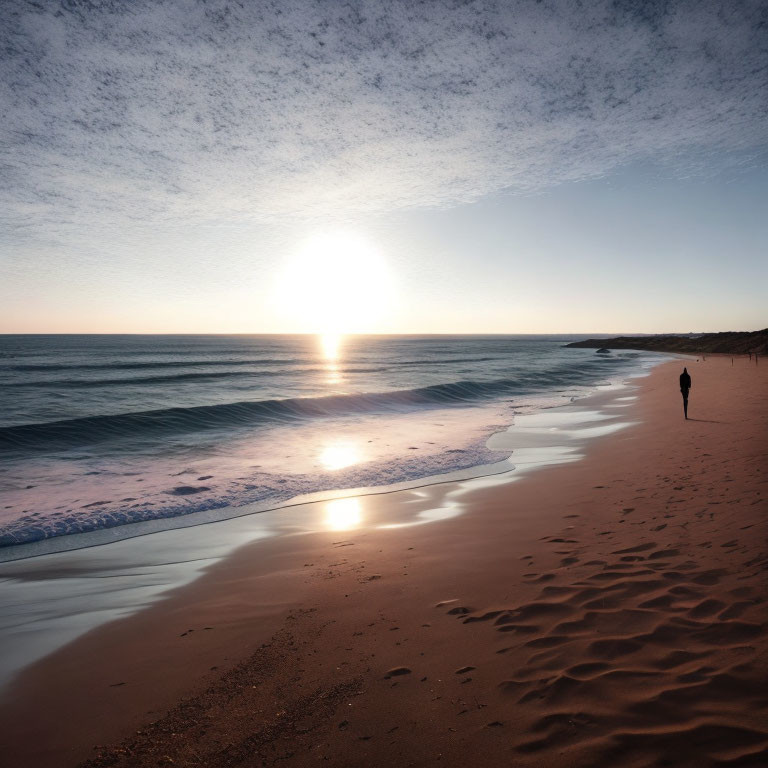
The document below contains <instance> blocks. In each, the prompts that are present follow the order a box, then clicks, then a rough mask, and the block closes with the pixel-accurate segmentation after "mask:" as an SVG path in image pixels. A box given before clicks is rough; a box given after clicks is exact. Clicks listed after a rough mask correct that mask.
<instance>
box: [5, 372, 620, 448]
mask: <svg viewBox="0 0 768 768" xmlns="http://www.w3.org/2000/svg"><path fill="white" fill-rule="evenodd" d="M604 370H605V366H604V365H602V364H600V362H599V361H595V362H594V363H592V364H587V365H584V366H582V367H570V368H568V369H566V370H563V369H559V370H558V371H557V372H554V371H541V372H529V373H522V374H520V375H518V376H517V377H516V378H514V379H512V378H504V379H495V380H490V381H473V380H465V381H456V382H451V383H447V384H435V385H431V386H426V387H418V388H415V389H405V390H394V391H389V392H374V393H361V394H349V395H330V396H324V397H304V398H287V399H283V400H256V401H243V402H234V403H222V404H217V405H202V406H194V407H188V408H184V407H176V408H165V409H159V410H153V411H142V412H129V413H118V414H107V415H103V416H86V417H81V418H76V419H66V420H61V421H51V422H43V423H34V424H22V425H18V426H10V427H2V428H0V452H4V453H7V452H12V453H13V452H20V453H28V452H32V453H38V452H41V451H52V450H62V449H66V448H73V447H84V446H89V445H93V444H95V443H101V442H105V441H113V440H126V439H129V440H130V439H146V438H149V437H154V438H157V437H163V436H166V435H172V434H179V433H189V432H198V431H201V430H212V429H232V428H238V427H253V426H258V425H261V424H281V423H283V424H287V423H294V422H298V421H304V420H310V419H322V418H329V417H334V416H346V415H353V414H364V413H376V412H380V413H386V412H396V411H407V410H411V409H415V408H424V407H446V406H454V405H464V406H466V405H472V404H473V403H477V402H478V401H482V400H487V399H491V398H498V397H503V396H505V395H514V394H528V393H532V392H537V391H541V390H557V389H559V388H563V387H568V386H574V385H581V386H584V385H588V384H590V383H592V382H594V381H595V380H596V379H595V374H599V373H603V372H604Z"/></svg>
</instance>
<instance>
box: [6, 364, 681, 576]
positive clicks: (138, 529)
mask: <svg viewBox="0 0 768 768" xmlns="http://www.w3.org/2000/svg"><path fill="white" fill-rule="evenodd" d="M670 357H671V356H668V355H660V356H654V357H652V358H651V359H650V360H642V361H638V362H637V363H636V364H635V366H634V368H633V369H631V370H630V371H627V372H623V373H620V374H619V373H618V372H614V374H615V378H612V379H609V382H610V385H609V388H610V386H611V385H614V384H616V383H617V382H622V381H626V380H628V379H632V378H633V377H637V376H642V375H645V373H646V372H647V370H648V369H649V368H652V367H653V366H654V365H658V364H659V363H661V362H664V360H665V359H670ZM602 389H605V384H598V383H595V384H592V385H591V386H590V388H589V390H588V391H586V392H584V393H582V394H580V395H578V396H577V397H576V398H575V399H574V398H569V401H568V402H565V403H558V404H557V405H552V404H549V401H555V400H557V399H558V398H559V397H560V395H559V393H558V392H557V391H556V390H552V391H546V392H535V393H532V394H529V395H521V396H520V397H521V398H522V402H521V403H517V404H516V405H517V407H518V409H519V408H520V407H522V408H523V409H525V410H524V411H523V413H529V412H537V411H541V410H547V409H551V408H562V407H564V406H570V405H574V404H577V405H578V404H579V403H581V402H583V401H589V400H590V399H591V398H592V397H594V395H595V394H596V393H599V392H600V390H602ZM531 398H532V399H534V400H536V399H538V400H539V403H538V405H534V406H533V411H530V408H531V407H532V406H531V405H530V404H529V403H527V402H526V400H527V399H531ZM545 403H547V404H545ZM506 407H507V406H506V405H504V404H503V402H502V401H501V400H499V401H498V402H496V403H495V404H494V402H492V401H489V402H488V403H486V404H485V405H484V408H485V409H488V410H490V411H491V412H493V410H496V411H498V413H495V414H493V418H490V417H488V418H484V419H482V421H485V422H486V424H485V428H484V429H483V430H482V432H478V435H477V439H476V440H475V441H474V442H472V443H469V444H467V445H464V444H463V443H461V444H460V445H461V448H462V450H460V451H456V453H457V454H461V455H462V458H461V459H456V460H455V461H454V460H452V461H448V462H447V465H446V466H444V467H440V463H443V464H446V462H445V457H446V456H447V454H450V453H454V451H451V450H448V451H447V452H444V453H442V454H440V453H438V454H436V455H435V456H428V457H427V459H426V461H427V462H428V463H429V462H431V464H432V465H430V466H423V467H421V468H420V469H419V470H418V471H416V472H415V474H413V475H412V476H410V477H409V476H408V475H409V472H405V470H404V469H403V468H401V470H400V474H402V473H403V472H405V475H404V477H405V479H399V480H396V481H395V482H392V478H385V479H383V481H382V483H380V484H376V483H373V484H368V483H365V484H363V483H354V484H350V483H349V478H344V476H343V474H344V472H345V471H346V469H342V474H341V476H339V477H335V478H333V483H332V484H329V485H324V484H323V483H321V484H320V485H319V486H317V487H319V488H320V490H315V491H310V492H306V491H299V492H297V493H293V494H291V495H290V496H285V497H283V498H281V497H279V496H278V497H277V498H267V499H262V500H251V501H246V502H243V501H242V500H241V501H239V502H236V503H233V502H232V500H229V501H226V502H225V501H224V500H220V501H215V503H212V504H211V505H208V502H207V501H206V504H205V505H204V506H203V507H202V508H200V509H196V510H193V511H187V512H184V513H174V514H160V515H159V516H157V517H149V518H147V519H144V520H135V521H132V522H124V523H122V524H119V525H106V526H97V527H93V528H89V529H87V530H83V531H75V532H70V533H65V534H63V535H57V536H48V537H44V538H38V539H34V540H32V541H24V540H22V541H21V542H19V543H16V544H10V545H6V546H3V547H0V564H2V563H3V562H13V561H16V560H19V559H24V558H28V557H36V556H38V555H47V554H55V553H58V552H65V551H71V550H77V549H81V548H87V547H90V546H99V545H101V544H110V543H113V542H117V541H122V540H124V539H127V538H132V537H136V536H143V535H147V534H153V533H157V532H161V531H166V530H176V529H180V528H186V527H190V526H196V525H205V524H208V523H213V522H220V521H225V520H229V519H232V518H234V517H239V516H242V515H250V514H254V513H259V514H260V513H263V512H270V511H273V510H278V509H287V508H291V507H294V506H297V505H300V504H306V503H310V502H314V501H320V500H327V499H330V498H334V497H336V496H339V495H349V494H355V495H360V494H368V493H381V492H386V491H387V490H404V489H408V488H414V487H417V486H419V485H422V484H423V483H424V482H425V481H426V482H449V481H453V480H466V479H471V478H474V477H480V476H483V475H485V474H488V473H489V472H490V473H495V472H496V471H498V470H497V466H498V465H500V464H504V463H505V462H507V461H508V460H509V457H508V455H507V456H504V454H505V453H507V452H506V451H505V450H503V449H499V450H498V451H492V450H490V449H489V448H488V444H489V441H490V439H491V438H492V437H493V436H494V431H495V430H501V431H505V430H506V429H507V428H508V426H507V425H508V423H509V421H508V420H509V419H513V418H516V417H517V415H518V414H515V415H514V416H513V414H512V413H509V414H507V413H502V410H503V409H504V408H506ZM432 414H433V415H434V418H438V420H441V417H447V416H448V415H449V414H451V411H445V413H443V412H442V411H441V410H440V409H434V410H433V411H432ZM402 415H403V416H405V415H406V414H402ZM429 415H430V412H429V411H426V412H425V414H424V418H426V417H427V416H429ZM461 418H462V419H463V420H464V421H467V422H469V423H471V422H472V413H470V412H467V413H466V414H464V415H463V416H461ZM425 439H426V438H425ZM433 439H435V438H433ZM368 442H371V441H370V440H369V441H368ZM405 445H408V443H405ZM422 447H424V446H422ZM452 447H453V448H456V447H458V446H457V444H456V443H453V444H452ZM467 451H469V452H470V453H478V454H482V459H481V456H480V455H477V456H473V457H472V459H471V461H470V464H469V466H465V464H466V463H467V460H464V459H463V454H464V453H466V452H467ZM406 454H408V451H404V453H403V454H402V455H401V456H400V459H401V460H403V461H404V466H405V464H407V461H406V458H407V457H406ZM494 454H495V456H494ZM436 458H439V459H440V460H441V461H436ZM478 460H480V463H474V462H475V461H478ZM372 463H373V464H375V463H376V462H375V461H374V462H372ZM451 465H453V467H454V468H452V469H450V468H449V467H450V466H451ZM361 466H362V467H363V468H364V467H366V466H367V465H366V464H365V463H361ZM365 474H366V471H363V475H364V476H365ZM367 474H369V475H370V474H371V472H370V471H367ZM396 474H397V473H396ZM357 479H362V478H357ZM369 479H370V478H369ZM326 482H327V480H326ZM335 483H341V484H342V485H341V487H339V486H338V485H335ZM96 498H102V496H100V495H99V494H97V496H96ZM130 500H131V501H133V500H134V499H130ZM99 503H101V502H99ZM70 511H71V510H70ZM35 514H37V513H35ZM41 519H42V518H41ZM8 530H10V529H8Z"/></svg>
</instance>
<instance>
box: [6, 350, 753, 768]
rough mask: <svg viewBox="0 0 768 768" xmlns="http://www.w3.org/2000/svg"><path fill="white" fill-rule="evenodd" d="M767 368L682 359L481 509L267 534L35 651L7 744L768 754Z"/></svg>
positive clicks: (30, 761) (241, 756)
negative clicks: (618, 417)
mask: <svg viewBox="0 0 768 768" xmlns="http://www.w3.org/2000/svg"><path fill="white" fill-rule="evenodd" d="M683 362H684V364H686V365H688V368H689V371H690V372H691V375H692V377H693V389H692V392H691V404H690V410H689V415H690V417H691V418H690V419H689V420H688V421H685V420H684V419H683V415H682V404H681V399H680V394H679V392H678V391H677V376H678V374H679V373H680V370H681V369H682V364H683ZM766 391H768V361H760V363H759V364H758V365H756V364H755V362H754V361H750V360H749V359H748V358H746V357H736V358H735V359H734V360H733V362H732V359H731V358H730V357H725V356H707V358H706V360H705V361H700V362H697V361H696V360H695V359H692V360H686V361H671V362H669V363H664V364H662V365H659V366H658V367H656V368H655V369H654V370H653V372H652V373H651V375H650V376H648V377H647V378H645V379H642V380H640V383H639V385H638V397H637V399H635V400H631V401H628V402H627V403H626V404H624V405H623V406H622V407H623V408H624V409H625V411H626V416H627V417H628V418H631V420H632V421H633V422H635V423H633V425H632V426H629V427H627V428H626V429H623V430H620V431H618V432H616V433H615V434H611V435H608V436H605V437H602V438H599V439H597V440H594V441H593V442H591V443H590V447H589V450H588V452H587V455H586V457H585V458H584V459H583V460H581V461H577V462H574V463H569V464H564V465H561V466H555V467H551V468H545V469H542V470H539V471H536V472H533V473H530V474H525V475H524V476H523V477H522V478H521V479H520V480H519V481H517V482H513V483H505V484H502V485H494V484H493V483H492V482H489V483H488V484H487V487H479V488H478V489H477V490H476V491H474V492H473V493H472V494H471V496H470V497H469V498H466V497H465V499H464V500H463V501H464V503H465V505H466V506H467V507H468V509H467V511H466V512H465V513H464V514H461V515H459V516H456V517H452V518H450V519H446V520H442V521H439V522H435V523H431V524H429V525H409V526H403V527H396V526H395V527H391V528H389V529H384V530H382V529H378V530H371V529H369V528H367V527H366V526H362V527H360V528H354V527H353V529H352V530H327V531H324V532H322V533H312V534H305V535H300V536H299V535H297V536H285V537H282V538H279V539H276V540H272V541H269V542H256V543H253V544H249V545H246V546H243V547H241V548H239V549H237V550H236V551H235V552H234V553H233V554H232V555H231V556H229V557H227V558H225V559H224V560H222V561H220V562H218V563H216V564H215V565H213V566H211V567H210V568H208V569H206V571H205V572H204V574H203V575H202V577H200V578H199V579H197V580H196V581H194V582H193V583H192V584H190V585H188V586H185V587H183V588H181V589H178V590H176V591H174V592H172V593H170V594H168V595H167V596H166V597H165V598H164V599H162V600H160V601H159V602H157V603H155V604H154V605H152V606H151V607H149V608H147V609H145V610H143V611H141V612H139V613H136V614H134V615H132V616H129V617H127V618H124V619H121V620H118V621H114V622H112V623H109V624H106V625H104V626H102V627H99V628H97V629H95V630H93V631H91V632H89V633H88V634H86V635H84V636H82V637H81V638H79V639H78V640H76V641H75V642H73V643H70V644H69V645H67V646H65V647H64V648H62V649H60V650H58V651H56V652H55V653H53V654H51V655H48V656H47V657H45V658H44V659H42V660H41V661H39V662H37V663H36V664H34V665H33V666H31V667H29V668H28V669H26V670H25V671H24V672H23V673H22V674H21V675H20V676H18V677H17V678H16V679H15V681H14V682H13V684H12V685H11V686H10V687H9V688H8V690H7V691H6V693H5V695H4V697H3V699H2V702H0V705H1V706H0V722H2V726H0V729H1V730H2V738H0V749H2V754H3V755H4V762H5V761H7V762H6V764H7V765H9V766H14V767H16V768H26V767H27V766H28V767H29V768H33V767H34V768H38V767H39V768H45V767H46V766H57V767H61V768H65V767H66V766H76V765H80V764H84V765H88V766H155V765H200V766H212V767H213V766H256V765H259V766H261V765H278V764H279V765H281V766H292V765H296V766H304V765H315V764H327V765H334V766H360V765H366V766H385V765H387V766H393V765H394V766H421V765H432V764H434V763H436V762H437V761H439V762H440V764H444V765H456V766H459V765H461V766H466V765H479V764H484V765H517V766H542V767H543V766H547V768H559V767H560V766H562V767H563V768H565V766H569V767H573V766H585V767H586V766H623V767H627V768H633V767H635V766H637V767H638V768H639V767H640V766H651V765H667V766H690V768H704V767H706V766H765V765H766V764H768V694H767V693H766V691H768V616H767V615H766V610H765V600H766V597H768V583H767V581H768V580H767V578H766V574H767V571H766V569H767V568H768V544H767V542H766V534H768V522H767V517H766V516H767V515H768V498H767V496H768V486H767V485H766V449H768V405H766V401H765V393H766ZM448 492H449V490H447V489H446V488H440V489H436V490H433V491H425V492H424V500H423V503H424V505H425V508H426V506H429V505H433V504H434V503H435V499H436V498H438V497H440V494H443V497H440V498H443V499H444V494H446V493H448ZM406 499H407V501H406ZM438 502H439V498H438ZM359 503H360V504H361V505H362V510H363V517H364V518H365V519H367V518H369V517H375V516H376V515H377V514H381V513H382V510H385V509H389V508H391V506H392V505H397V504H404V503H409V504H413V503H414V499H413V495H410V496H406V495H404V494H399V493H393V494H388V495H379V496H370V497H365V498H363V499H361V500H360V501H359ZM341 527H343V526H340V528H341Z"/></svg>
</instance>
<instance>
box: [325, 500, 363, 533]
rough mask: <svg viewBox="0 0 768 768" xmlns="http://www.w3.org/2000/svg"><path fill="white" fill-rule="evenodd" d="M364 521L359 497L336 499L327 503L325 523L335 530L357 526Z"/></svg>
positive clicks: (345, 529)
mask: <svg viewBox="0 0 768 768" xmlns="http://www.w3.org/2000/svg"><path fill="white" fill-rule="evenodd" d="M362 521H363V515H362V512H361V510H360V502H359V501H358V500H357V499H335V500H334V501H329V502H328V503H327V504H326V505H325V524H326V525H327V526H328V528H330V529H331V530H334V531H348V530H350V529H351V528H357V527H358V526H359V525H360V523H361V522H362Z"/></svg>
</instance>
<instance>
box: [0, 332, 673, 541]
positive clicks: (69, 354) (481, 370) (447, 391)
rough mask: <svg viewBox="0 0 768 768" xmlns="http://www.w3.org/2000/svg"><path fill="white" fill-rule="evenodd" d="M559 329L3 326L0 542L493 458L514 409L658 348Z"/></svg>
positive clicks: (622, 371) (639, 361) (412, 476)
mask: <svg viewBox="0 0 768 768" xmlns="http://www.w3.org/2000/svg"><path fill="white" fill-rule="evenodd" d="M570 338H573V337H565V336H560V337H520V336H493V337H475V336H473V337H470V336H464V337H442V336H441V337H421V338H419V337H349V338H337V337H334V338H320V339H318V338H316V337H307V336H291V337H275V336H5V337H0V388H2V391H3V398H2V403H3V406H2V408H1V409H0V500H1V503H0V545H3V547H6V548H7V547H9V546H10V547H14V545H18V544H23V543H29V542H34V541H40V540H44V539H51V538H53V537H58V536H64V535H68V534H74V533H83V532H88V531H99V530H114V531H116V532H117V531H118V529H121V528H122V527H124V526H126V525H130V524H136V523H147V524H151V523H157V521H170V524H173V521H177V522H179V521H180V520H181V518H184V517H186V516H189V515H199V514H201V513H206V514H207V515H208V518H207V519H214V518H215V516H216V514H217V510H221V515H222V516H224V517H226V516H230V515H231V512H230V511H229V510H230V509H231V508H232V507H233V506H234V507H240V506H243V505H247V504H259V505H261V508H270V507H274V506H277V505H280V504H285V503H288V502H290V501H291V500H293V499H296V498H297V497H299V496H302V495H305V494H310V493H317V492H329V491H334V490H338V489H345V488H360V487H368V486H381V485H387V484H396V483H405V482H413V481H417V480H419V479H420V478H425V477H429V476H433V475H436V474H445V473H450V472H455V471H459V470H471V469H472V468H473V467H477V466H480V465H486V464H489V463H493V462H496V461H501V460H503V459H504V458H506V456H507V455H508V451H507V448H506V447H505V446H504V445H503V444H501V443H498V441H497V442H493V441H492V442H491V443H488V438H489V436H490V435H491V434H493V433H494V432H496V431H498V430H500V429H503V428H504V427H506V426H507V425H509V424H510V423H511V422H512V420H513V418H514V416H515V415H516V414H517V415H520V414H525V413H530V412H532V411H535V410H538V409H541V408H546V407H551V406H554V405H559V404H562V403H563V402H570V401H571V400H572V399H574V398H577V397H580V396H583V395H585V394H587V393H588V392H589V391H591V390H592V389H593V388H594V387H595V386H597V385H598V384H605V383H609V382H612V381H617V380H620V379H621V378H622V377H624V376H627V375H629V374H631V373H632V372H636V371H638V370H640V369H641V368H642V367H643V366H647V365H648V364H650V363H651V362H653V361H654V360H656V359H658V357H659V356H656V355H652V354H638V353H635V352H619V353H616V354H612V355H596V354H595V353H594V352H593V351H592V350H583V349H564V348H563V344H564V343H565V342H566V341H567V340H569V339H570ZM116 535H117V536H119V534H117V533H116Z"/></svg>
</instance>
